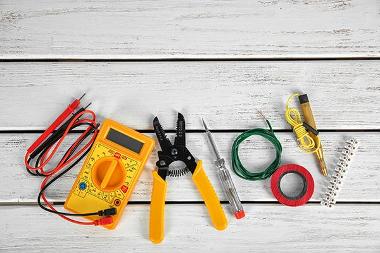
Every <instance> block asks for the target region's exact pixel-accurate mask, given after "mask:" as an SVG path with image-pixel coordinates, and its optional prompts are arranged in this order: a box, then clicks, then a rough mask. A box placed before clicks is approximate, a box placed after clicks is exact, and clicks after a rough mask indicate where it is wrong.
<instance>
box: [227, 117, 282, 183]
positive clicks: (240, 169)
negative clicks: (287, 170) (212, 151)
mask: <svg viewBox="0 0 380 253" xmlns="http://www.w3.org/2000/svg"><path fill="white" fill-rule="evenodd" d="M266 122H267V124H268V126H269V130H267V129H263V128H255V129H251V130H248V131H245V132H244V133H242V134H240V135H239V136H238V137H237V138H236V140H235V141H234V144H233V145H232V169H233V171H234V172H235V173H236V174H237V175H238V176H239V177H241V178H244V179H247V180H252V181H254V180H263V179H266V178H268V177H270V176H271V175H272V174H273V173H274V172H275V171H276V170H277V168H278V166H279V165H280V162H281V153H282V146H281V143H280V141H279V140H278V139H277V137H276V136H275V135H274V132H273V129H272V126H271V124H270V123H269V121H268V120H266ZM253 135H259V136H262V137H264V138H265V139H267V140H268V141H270V142H271V143H272V144H273V146H274V148H275V150H276V158H275V159H274V160H273V162H272V163H271V164H270V165H269V166H268V167H267V168H266V169H265V170H264V171H262V172H257V173H254V172H250V171H248V170H247V169H246V168H245V167H244V166H243V164H242V163H241V161H240V158H239V145H240V143H242V142H243V141H244V140H246V139H247V138H249V137H251V136H253Z"/></svg>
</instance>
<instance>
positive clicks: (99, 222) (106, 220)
mask: <svg viewBox="0 0 380 253" xmlns="http://www.w3.org/2000/svg"><path fill="white" fill-rule="evenodd" d="M112 222H113V218H112V216H107V217H104V218H101V219H99V220H96V221H94V225H95V226H99V225H100V226H102V225H109V224H111V223H112Z"/></svg>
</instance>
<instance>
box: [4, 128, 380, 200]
mask: <svg viewBox="0 0 380 253" xmlns="http://www.w3.org/2000/svg"><path fill="white" fill-rule="evenodd" d="M260 127H261V125H260ZM170 136H171V137H172V135H170ZM236 136H237V133H215V139H216V142H217V144H218V146H219V149H220V152H221V155H222V156H223V157H225V159H226V161H227V164H228V165H229V164H230V148H231V145H232V142H233V140H234V138H235V137H236ZM277 136H278V137H279V139H280V141H281V143H282V144H283V149H284V151H283V155H282V163H283V164H284V163H298V164H301V165H303V166H305V167H306V168H308V169H309V171H310V172H311V173H312V175H313V177H314V180H315V192H314V195H313V198H312V200H314V201H318V200H320V195H321V193H323V192H324V191H325V186H326V178H324V177H322V176H321V174H320V173H319V171H318V167H317V165H316V162H315V160H314V157H312V156H311V155H308V154H304V153H301V152H300V151H299V150H298V148H297V147H296V143H295V140H294V137H293V135H292V134H291V133H279V134H277ZM321 136H322V140H323V144H324V147H325V156H326V162H327V165H328V167H329V169H330V170H331V169H333V168H334V164H335V162H336V160H337V159H338V157H339V155H340V151H341V147H342V143H343V142H344V140H345V139H346V138H347V136H354V137H355V138H357V139H358V140H359V141H360V148H359V151H358V154H357V156H356V157H355V158H354V161H353V164H352V167H351V169H350V170H349V172H348V174H347V177H346V178H345V179H344V181H345V185H344V186H343V189H342V190H341V192H340V195H339V198H338V200H339V201H359V202H361V201H380V198H379V197H380V187H379V182H380V178H379V177H380V176H379V173H378V154H379V146H378V143H379V142H380V134H379V133H322V134H321ZM36 137H37V135H35V134H1V135H0V154H1V157H2V159H0V168H2V169H1V170H0V173H1V174H0V182H1V185H2V187H1V188H0V202H3V203H19V202H33V203H35V202H36V198H37V195H38V189H39V184H40V182H41V178H36V177H33V176H31V175H29V174H28V173H27V172H26V171H25V170H24V165H23V154H24V152H25V150H26V148H27V147H28V146H29V145H30V144H31V142H32V141H33V140H34V139H35V138H36ZM252 141H254V143H252V142H251V141H249V142H248V143H247V144H243V146H241V150H240V156H241V159H242V161H243V163H244V164H246V166H247V167H248V168H256V169H252V170H253V171H259V170H260V168H264V167H265V166H267V165H268V164H269V163H270V162H271V161H272V159H274V151H273V148H272V146H271V145H270V144H269V143H267V142H266V141H264V140H263V139H260V138H259V137H254V139H252ZM187 142H188V147H189V149H190V151H191V152H192V153H193V154H194V155H195V156H196V157H198V158H199V159H202V160H203V161H204V167H205V169H206V172H207V174H208V176H209V177H210V180H211V182H212V183H213V185H214V187H215V189H216V191H217V193H218V196H219V197H220V198H221V200H225V198H224V196H223V194H222V191H221V188H220V186H219V181H218V179H217V177H216V173H215V168H214V166H213V159H214V156H213V154H212V153H211V151H210V149H209V146H208V143H207V140H206V137H205V136H204V134H201V133H190V134H187ZM61 154H62V153H61ZM156 160H157V156H156V152H154V154H153V155H152V157H151V159H150V161H149V162H148V165H147V166H146V168H145V170H144V171H143V173H142V175H141V178H140V181H139V183H138V184H137V186H136V188H135V191H134V193H133V194H132V198H131V201H150V194H151V188H152V177H151V171H152V169H153V168H154V164H155V162H156ZM79 167H80V166H77V167H76V168H77V169H73V171H72V172H70V173H69V174H68V175H67V176H64V178H63V179H62V180H59V182H57V183H55V184H54V185H53V186H52V188H51V190H50V191H49V192H48V196H49V197H50V198H51V199H52V200H56V201H64V200H65V198H66V195H67V193H68V192H69V190H70V188H71V186H72V183H73V182H74V179H75V177H76V174H77V173H78V170H79ZM232 176H233V179H234V181H235V184H236V187H237V189H238V192H239V194H240V198H241V199H242V200H244V201H275V198H274V197H273V196H272V193H271V190H270V181H269V180H266V181H259V182H257V181H256V182H251V181H246V180H243V179H241V178H239V177H237V176H236V175H235V174H234V173H232ZM168 185H169V186H168V193H167V200H168V201H200V200H201V198H200V196H199V193H198V192H197V191H196V189H195V187H194V185H193V182H192V180H191V179H190V177H189V176H186V177H181V178H168Z"/></svg>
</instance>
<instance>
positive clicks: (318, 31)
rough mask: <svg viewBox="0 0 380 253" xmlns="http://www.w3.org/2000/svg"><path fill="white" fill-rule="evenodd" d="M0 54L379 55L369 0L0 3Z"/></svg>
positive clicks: (378, 26)
mask: <svg viewBox="0 0 380 253" xmlns="http://www.w3.org/2000/svg"><path fill="white" fill-rule="evenodd" d="M0 7H1V12H0V31H1V35H0V58H3V59H25V58H48V59H50V58H52V59H57V58H61V59H66V58H105V59H109V58H112V59H114V58H118V59H131V58H140V59H141V58H146V59H151V58H193V57H205V58H220V57H223V58H224V57H233V58H234V57H237V58H239V57H240V58H244V57H250V58H266V57H270V58H273V57H287V58H292V57H326V56H327V57H340V56H343V57H356V56H359V57H362V56H368V57H372V56H374V57H379V55H380V54H379V53H380V44H379V43H380V41H379V39H378V38H379V34H380V23H379V22H380V21H379V20H380V13H379V12H378V8H377V7H378V2H377V1H376V0H366V1H363V0H351V1H322V0H318V1H311V2H310V1H307V2H305V1H249V0H239V1H215V0H208V1H196V2H194V1H191V2H183V1H128V2H123V1H117V2H115V1H111V0H108V1H93V0H86V1H71V0H59V1H53V0H51V1H38V2H33V3H32V2H31V1H28V0H23V1H17V2H15V1H12V0H3V1H1V4H0Z"/></svg>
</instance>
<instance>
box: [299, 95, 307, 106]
mask: <svg viewBox="0 0 380 253" xmlns="http://www.w3.org/2000/svg"><path fill="white" fill-rule="evenodd" d="M298 99H299V101H300V104H304V103H308V102H309V98H308V97H307V94H303V95H299V96H298Z"/></svg>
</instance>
